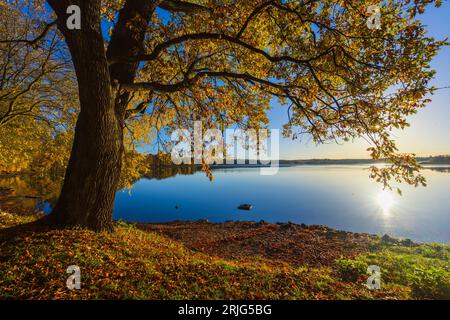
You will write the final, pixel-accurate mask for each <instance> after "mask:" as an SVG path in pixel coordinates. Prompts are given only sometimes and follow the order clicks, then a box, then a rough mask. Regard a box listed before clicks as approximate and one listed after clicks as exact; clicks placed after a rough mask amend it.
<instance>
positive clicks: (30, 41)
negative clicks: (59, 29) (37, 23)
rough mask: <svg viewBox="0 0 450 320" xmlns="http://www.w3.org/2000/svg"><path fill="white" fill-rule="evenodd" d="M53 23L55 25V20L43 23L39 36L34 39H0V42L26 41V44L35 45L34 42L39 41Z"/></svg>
mask: <svg viewBox="0 0 450 320" xmlns="http://www.w3.org/2000/svg"><path fill="white" fill-rule="evenodd" d="M54 25H56V20H55V21H52V22H50V23H47V24H46V25H45V28H44V30H42V32H41V34H40V35H39V36H37V37H36V38H35V39H33V40H28V39H15V40H0V43H26V44H28V45H35V44H36V43H38V42H39V41H41V40H42V39H43V38H44V37H45V36H46V35H47V33H48V32H49V31H50V29H51V28H52V27H53V26H54Z"/></svg>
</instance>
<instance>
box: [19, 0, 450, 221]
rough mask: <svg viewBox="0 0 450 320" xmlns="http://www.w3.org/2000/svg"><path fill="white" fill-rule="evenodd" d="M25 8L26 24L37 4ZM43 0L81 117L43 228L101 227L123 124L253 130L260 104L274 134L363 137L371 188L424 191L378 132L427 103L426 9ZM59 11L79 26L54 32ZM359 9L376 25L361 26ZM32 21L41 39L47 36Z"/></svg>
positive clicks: (423, 0)
mask: <svg viewBox="0 0 450 320" xmlns="http://www.w3.org/2000/svg"><path fill="white" fill-rule="evenodd" d="M18 2H20V1H18ZM32 2H33V4H34V5H35V8H36V9H35V10H36V16H37V17H38V16H39V10H40V9H39V8H40V6H42V3H41V2H40V1H38V0H35V1H32ZM47 3H48V5H49V6H50V7H51V9H52V10H53V14H54V16H55V19H56V20H55V24H56V26H57V28H58V30H59V32H60V33H61V34H62V35H63V36H64V39H65V41H66V43H67V46H68V49H69V51H70V54H71V58H72V62H73V65H74V68H75V72H76V76H77V82H78V88H79V101H80V108H81V111H80V114H79V117H78V121H77V124H76V128H75V137H74V143H73V148H72V152H71V156H70V160H69V164H68V167H67V172H66V176H65V181H64V184H63V188H62V192H61V195H60V197H59V201H58V203H57V205H56V206H55V207H54V209H53V211H52V213H51V215H50V219H51V221H52V223H56V224H62V225H68V226H73V225H78V226H83V227H88V228H91V229H94V230H111V229H112V209H113V204H114V198H115V194H116V191H117V187H118V183H119V178H120V172H121V166H122V154H123V152H124V136H125V135H128V133H127V131H126V128H127V125H128V124H129V123H139V122H141V123H142V124H145V125H148V126H149V127H148V130H151V129H152V128H154V127H164V128H166V129H172V128H179V127H191V126H192V125H193V122H195V121H198V120H201V121H203V123H204V126H205V127H206V128H220V129H223V128H226V127H229V126H231V125H233V124H238V125H240V126H242V127H252V128H260V127H263V126H265V125H267V123H268V119H267V111H268V110H269V106H270V102H271V101H272V100H273V99H277V100H278V101H279V102H280V103H281V104H282V105H283V106H285V107H286V110H287V112H288V122H287V123H286V125H285V128H284V133H285V135H286V136H293V137H299V136H301V135H302V134H308V135H310V136H312V137H313V139H314V141H316V142H318V143H321V142H326V141H330V140H331V141H347V140H350V139H354V138H357V137H364V138H366V139H367V140H368V141H370V142H371V144H372V147H371V148H370V150H369V151H370V155H371V157H372V158H373V159H386V160H387V161H388V162H389V163H390V166H389V167H387V168H373V170H372V177H373V178H375V179H377V180H379V181H381V182H382V183H384V184H386V185H387V184H389V180H391V179H396V180H398V181H405V182H407V183H410V184H414V185H418V184H422V183H424V179H423V177H422V176H421V175H420V174H419V173H418V170H419V167H418V165H417V163H416V161H415V157H414V155H408V154H401V153H399V152H398V150H397V148H396V146H395V142H394V140H393V139H392V136H391V130H392V129H394V128H400V129H402V128H405V127H406V126H408V122H407V117H408V116H409V115H411V114H414V113H416V112H417V110H418V109H419V108H421V107H424V106H425V104H426V103H427V102H428V94H429V93H430V92H431V91H432V88H429V86H428V84H429V81H430V80H431V79H432V77H433V74H434V72H433V71H432V70H430V66H429V63H430V61H431V59H432V58H433V56H434V55H436V53H437V51H438V49H439V48H440V47H441V46H442V45H444V44H445V42H444V41H438V40H435V39H433V38H430V37H428V36H427V34H426V29H425V27H424V25H423V24H422V23H421V22H420V20H419V19H418V15H420V14H421V13H423V12H424V10H425V7H426V6H427V5H428V4H435V5H437V6H439V4H440V1H432V0H414V1H411V0H396V1H393V0H387V1H383V2H379V1H372V0H367V1H360V0H346V1H342V0H317V1H315V0H295V1H294V0H292V1H285V0H253V1H248V0H198V1H194V0H186V1H181V0H121V1H107V0H105V1H101V0H89V1H86V0H48V1H47ZM71 5H77V6H78V7H79V8H80V9H81V28H80V29H69V28H68V27H67V20H68V18H70V17H71V13H70V12H69V13H68V11H67V8H68V7H69V6H71ZM373 5H376V6H378V8H379V10H380V15H381V19H380V25H379V26H377V27H375V28H373V27H371V24H370V23H368V19H371V15H372V14H373V12H372V13H371V11H368V7H369V6H373ZM42 10H45V6H43V9H42ZM46 22H47V25H46V27H44V28H42V32H43V33H45V32H47V31H48V30H49V29H51V28H52V27H53V22H52V21H50V20H48V21H46ZM108 27H109V30H108V31H107V32H105V29H107V28H108ZM161 119H162V120H161ZM159 121H161V122H159ZM152 126H153V127H152ZM144 127H145V126H144ZM140 128H143V127H142V126H141V127H140ZM141 134H145V133H141Z"/></svg>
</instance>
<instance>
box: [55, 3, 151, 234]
mask: <svg viewBox="0 0 450 320" xmlns="http://www.w3.org/2000/svg"><path fill="white" fill-rule="evenodd" d="M48 3H49V4H50V5H51V7H52V8H53V9H54V10H55V12H56V14H57V16H58V19H57V24H58V29H59V30H60V31H61V32H62V33H63V34H64V37H65V39H66V42H67V45H68V47H69V50H70V53H71V55H72V60H73V63H74V67H75V71H76V74H77V80H78V86H79V96H80V106H81V112H80V115H79V117H78V121H77V125H76V128H75V140H74V143H73V147H72V153H71V156H70V160H69V164H68V167H67V171H66V176H65V179H64V184H63V188H62V191H61V195H60V197H59V200H58V203H57V204H56V206H55V208H54V209H53V211H52V212H51V214H50V215H49V217H48V221H49V222H50V223H52V224H57V225H63V226H80V227H87V228H89V229H93V230H95V231H102V230H112V210H113V206H114V199H115V194H116V192H117V188H118V184H119V179H120V172H121V165H122V155H123V151H124V146H123V128H124V121H125V120H124V117H125V110H126V108H127V104H128V101H129V93H126V92H120V90H119V85H118V84H119V83H130V82H133V80H134V77H135V74H136V71H137V69H138V66H139V63H137V62H135V63H125V62H124V63H117V64H115V65H112V66H109V65H108V59H107V56H109V57H127V56H134V55H136V54H139V53H141V52H142V50H143V48H144V44H143V42H144V39H145V33H146V31H147V25H148V23H149V22H150V19H151V16H152V14H153V12H154V10H155V8H156V4H157V1H149V0H140V1H137V0H132V1H126V3H125V5H124V7H123V8H122V10H121V11H120V14H119V18H118V21H117V24H116V26H115V28H114V32H113V34H112V37H111V41H110V43H109V47H108V53H106V52H105V43H104V39H103V36H102V32H101V18H100V7H101V1H100V0H89V1H85V0H48ZM71 4H76V5H78V6H79V7H80V8H81V12H82V19H81V30H68V29H67V27H66V20H67V13H66V9H67V7H68V6H69V5H71Z"/></svg>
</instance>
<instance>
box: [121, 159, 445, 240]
mask: <svg viewBox="0 0 450 320" xmlns="http://www.w3.org/2000/svg"><path fill="white" fill-rule="evenodd" d="M423 174H424V175H425V177H426V178H427V182H428V186H427V187H425V188H423V187H419V188H413V187H409V186H406V185H402V186H401V189H402V191H403V196H399V195H397V193H396V192H387V191H383V190H382V188H381V186H380V185H379V184H377V183H376V182H375V181H373V180H371V179H369V177H368V176H369V171H368V168H367V167H366V166H358V165H333V166H331V165H330V166H318V165H312V166H297V167H283V168H280V170H279V173H278V174H277V175H273V176H262V175H260V170H259V169H258V168H232V169H231V168H230V169H219V170H214V181H213V182H210V181H209V180H208V178H206V176H205V174H204V173H202V172H197V173H195V174H193V175H177V176H175V177H171V178H168V179H165V180H156V179H141V180H139V181H138V182H136V183H135V184H134V187H133V189H131V190H122V191H119V192H118V194H117V198H116V203H115V209H114V218H115V219H123V220H128V221H141V222H166V221H173V220H198V219H208V220H209V221H212V222H223V221H227V220H254V221H259V220H265V221H267V222H288V221H291V222H295V223H305V224H321V225H327V226H330V227H333V228H337V229H341V230H346V231H354V232H368V233H375V234H379V235H383V234H386V233H387V234H390V235H393V236H398V237H403V238H410V239H413V240H415V241H420V242H439V243H444V242H445V243H450V166H439V167H431V168H427V169H424V171H423ZM244 203H249V204H252V205H253V209H252V210H251V211H242V210H238V209H237V207H238V206H239V205H240V204H244Z"/></svg>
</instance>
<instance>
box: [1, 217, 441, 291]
mask: <svg viewBox="0 0 450 320" xmlns="http://www.w3.org/2000/svg"><path fill="white" fill-rule="evenodd" d="M29 221H31V218H29V217H27V218H24V217H18V216H15V215H12V214H7V213H0V229H1V228H7V227H11V226H14V225H18V224H22V223H26V222H29ZM0 231H1V230H0ZM449 250H450V247H449V246H447V247H445V248H443V247H442V246H440V247H439V246H437V245H420V246H416V247H405V246H401V245H392V244H386V243H383V241H382V240H381V239H379V241H374V243H373V245H372V246H371V249H370V251H368V252H367V253H363V254H361V255H359V256H357V257H355V258H354V259H351V260H346V259H340V260H337V261H336V263H335V265H333V266H331V267H320V266H302V267H293V266H292V265H290V264H287V263H281V264H277V265H275V266H274V265H269V264H266V263H264V262H261V261H255V259H248V260H245V259H242V260H225V259H221V258H217V257H213V256H209V255H206V254H202V253H199V252H194V251H191V250H189V249H187V248H186V247H185V246H184V245H182V244H181V243H179V242H177V241H174V240H170V239H169V238H166V237H164V236H162V235H158V234H156V233H152V232H146V231H141V230H138V229H136V228H134V227H133V226H131V225H129V224H126V223H123V222H119V223H117V227H116V231H115V232H114V233H94V232H91V231H87V230H77V229H66V230H50V231H42V232H34V233H23V234H19V235H17V236H16V237H15V238H14V239H10V240H8V241H6V242H3V243H1V244H0V298H2V299H416V298H419V299H436V298H444V299H450V270H449V265H450V251H449ZM371 264H378V265H380V266H381V268H382V289H381V290H369V289H368V288H367V287H366V286H365V283H366V279H367V277H368V275H367V274H366V273H365V271H366V270H367V266H368V265H371ZM70 265H78V266H79V267H80V269H81V290H69V289H67V288H66V279H67V277H68V276H69V274H67V273H66V269H67V267H69V266H70Z"/></svg>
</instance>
